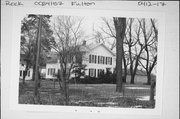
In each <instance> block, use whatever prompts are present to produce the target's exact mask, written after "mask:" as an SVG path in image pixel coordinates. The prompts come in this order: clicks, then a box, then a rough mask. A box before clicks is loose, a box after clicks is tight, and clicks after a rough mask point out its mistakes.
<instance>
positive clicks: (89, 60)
mask: <svg viewBox="0 0 180 119" xmlns="http://www.w3.org/2000/svg"><path fill="white" fill-rule="evenodd" d="M89 63H91V55H89Z"/></svg>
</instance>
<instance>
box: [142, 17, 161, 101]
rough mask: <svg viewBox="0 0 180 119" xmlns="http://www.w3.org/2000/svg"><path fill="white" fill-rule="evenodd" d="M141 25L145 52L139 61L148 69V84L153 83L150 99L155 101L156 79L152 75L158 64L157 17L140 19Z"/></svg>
mask: <svg viewBox="0 0 180 119" xmlns="http://www.w3.org/2000/svg"><path fill="white" fill-rule="evenodd" d="M140 26H141V29H142V32H143V36H144V44H145V52H144V53H143V55H142V56H141V60H139V62H140V64H141V66H142V67H143V68H144V69H145V71H146V74H147V84H148V85H151V88H150V101H153V100H154V90H155V85H156V81H155V80H156V79H155V77H153V76H152V71H153V69H154V67H155V66H156V64H157V41H158V30H157V24H156V20H155V19H150V20H149V21H147V20H145V19H143V20H141V21H140Z"/></svg>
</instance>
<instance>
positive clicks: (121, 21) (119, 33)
mask: <svg viewBox="0 0 180 119" xmlns="http://www.w3.org/2000/svg"><path fill="white" fill-rule="evenodd" d="M114 25H115V29H116V55H117V57H116V91H117V92H122V91H123V86H122V78H123V77H122V73H123V72H122V58H123V40H124V35H125V29H126V18H114Z"/></svg>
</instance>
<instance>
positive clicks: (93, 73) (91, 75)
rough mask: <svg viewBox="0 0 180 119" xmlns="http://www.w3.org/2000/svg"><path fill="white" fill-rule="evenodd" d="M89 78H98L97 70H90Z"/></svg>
mask: <svg viewBox="0 0 180 119" xmlns="http://www.w3.org/2000/svg"><path fill="white" fill-rule="evenodd" d="M89 76H90V77H96V69H89Z"/></svg>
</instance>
